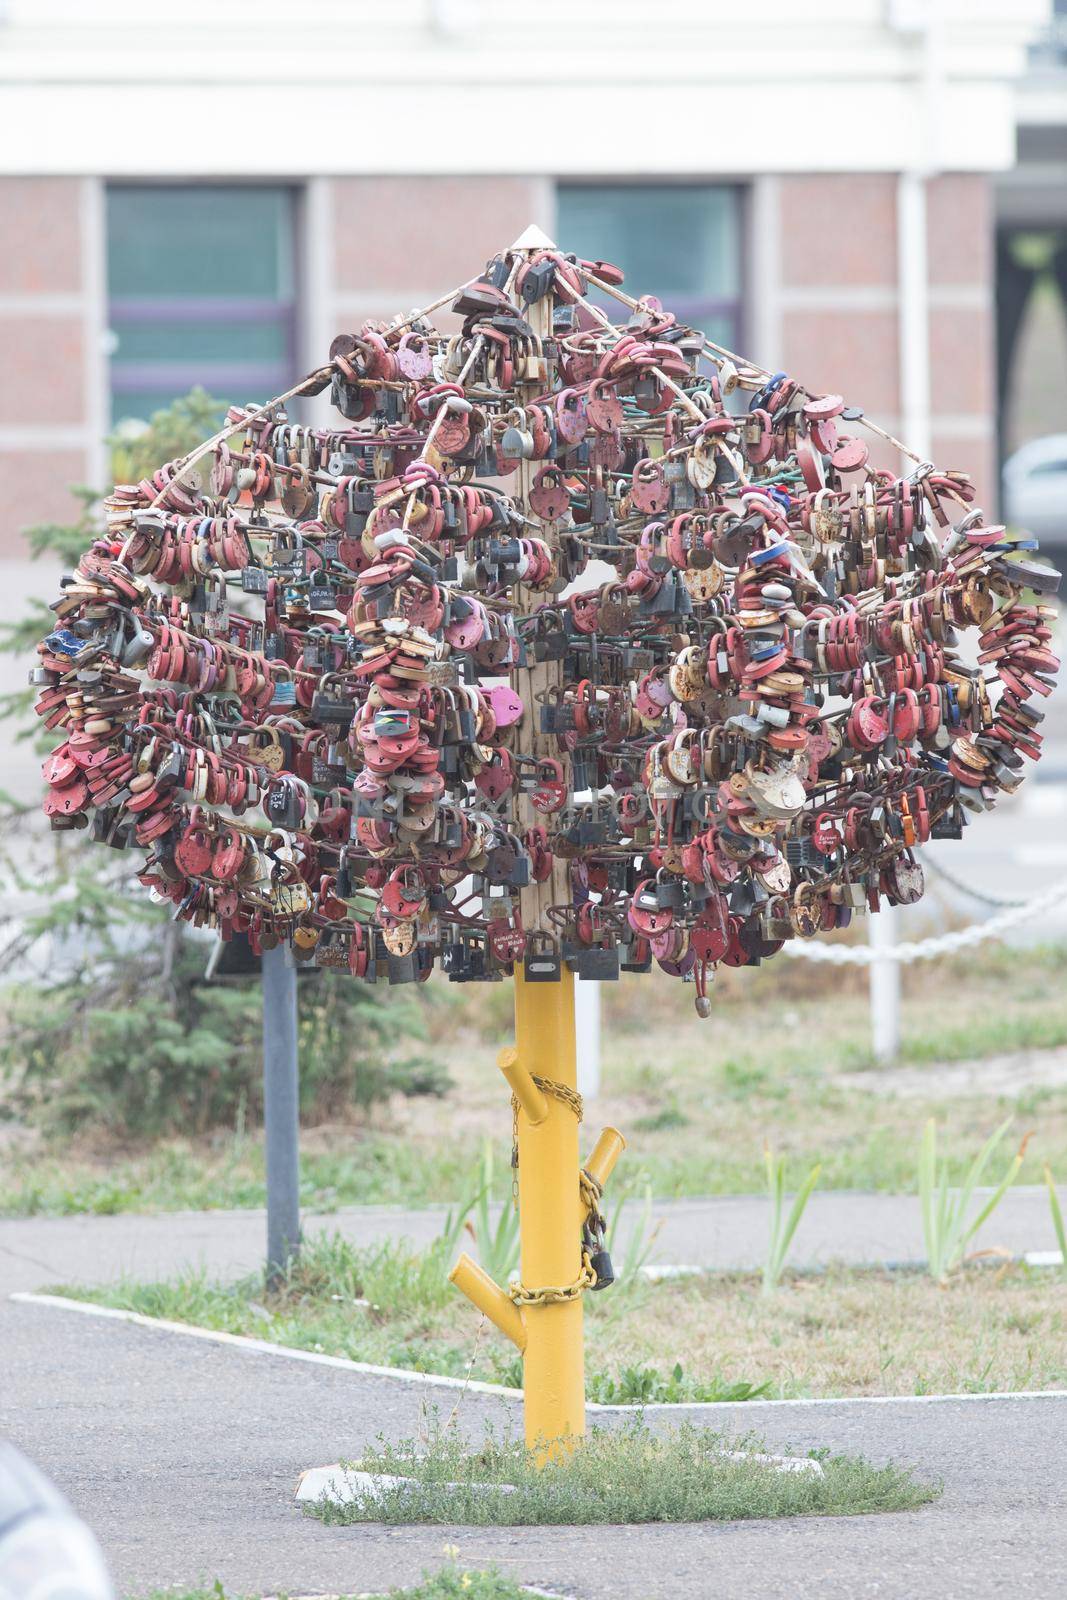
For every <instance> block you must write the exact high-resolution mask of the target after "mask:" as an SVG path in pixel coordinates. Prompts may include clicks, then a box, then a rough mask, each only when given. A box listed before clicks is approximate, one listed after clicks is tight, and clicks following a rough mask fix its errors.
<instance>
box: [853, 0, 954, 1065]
mask: <svg viewBox="0 0 1067 1600" xmlns="http://www.w3.org/2000/svg"><path fill="white" fill-rule="evenodd" d="M917 21H918V23H919V27H920V28H921V31H922V33H923V35H924V37H923V51H922V57H921V76H920V77H919V80H918V84H917V97H918V106H917V114H918V120H919V127H920V138H919V151H918V159H917V161H916V162H915V165H914V166H913V167H912V168H911V170H910V171H907V172H902V173H901V174H900V178H899V180H898V182H897V338H898V346H899V355H898V361H899V371H900V424H901V434H902V436H903V438H904V440H905V442H906V443H907V444H908V445H910V446H911V448H912V449H913V450H916V451H918V453H919V455H921V456H922V457H923V459H924V460H929V458H930V451H931V434H932V428H931V422H930V291H929V262H928V259H927V246H926V185H927V179H928V178H929V176H930V174H931V173H932V172H933V171H934V170H935V169H936V164H937V153H938V142H939V141H938V120H937V118H938V88H939V80H940V72H941V54H940V28H939V23H940V3H939V0H929V5H928V7H927V8H926V10H925V11H924V10H922V9H920V11H919V14H918V18H917ZM869 920H870V933H869V938H870V944H871V949H872V950H873V951H876V952H878V951H887V950H891V949H892V947H893V944H894V941H895V938H896V921H897V914H896V910H895V908H894V907H893V906H890V905H885V906H883V907H882V909H881V910H880V911H879V912H877V913H875V914H872V915H871V917H870V919H869ZM870 1005H871V1048H872V1050H873V1053H874V1059H875V1060H876V1061H877V1062H879V1063H880V1064H886V1063H888V1062H891V1061H895V1060H896V1058H897V1056H898V1054H899V1052H900V964H899V962H896V961H892V960H886V959H882V960H878V959H875V960H874V961H872V962H871V969H870Z"/></svg>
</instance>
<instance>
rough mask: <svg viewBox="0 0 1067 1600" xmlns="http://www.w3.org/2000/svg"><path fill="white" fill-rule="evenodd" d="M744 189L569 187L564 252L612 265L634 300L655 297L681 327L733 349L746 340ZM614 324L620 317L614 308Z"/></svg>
mask: <svg viewBox="0 0 1067 1600" xmlns="http://www.w3.org/2000/svg"><path fill="white" fill-rule="evenodd" d="M739 210H740V205H739V191H738V190H737V189H736V188H733V187H729V186H727V185H724V184H718V185H713V184H703V183H701V184H695V183H679V184H662V183H661V184H644V183H641V184H600V185H593V184H584V183H564V184H560V185H559V188H558V190H557V225H556V238H557V241H558V243H559V245H560V247H561V249H563V250H573V251H576V252H577V254H578V255H580V256H585V257H587V258H588V259H590V260H596V259H597V258H599V259H600V260H602V261H611V262H614V264H615V265H616V266H617V267H621V268H622V270H623V272H624V273H625V274H626V283H625V288H626V289H627V290H628V291H629V292H630V293H631V294H634V295H641V294H653V295H658V297H659V299H660V300H661V301H662V302H663V304H664V306H666V308H667V310H668V311H673V312H674V314H675V315H676V316H677V317H678V318H679V320H680V321H682V322H685V323H688V324H689V325H690V326H692V327H695V328H702V329H703V330H704V332H705V333H707V334H708V335H709V336H710V337H711V338H712V339H715V340H717V341H718V342H719V343H721V344H725V345H727V346H729V348H730V349H732V350H736V349H737V347H738V345H739V344H740V342H741V331H740V324H741V225H740V217H739ZM611 307H612V317H613V320H616V321H617V320H619V317H618V313H619V312H620V311H621V309H622V308H621V307H620V306H619V304H618V302H617V301H613V302H611Z"/></svg>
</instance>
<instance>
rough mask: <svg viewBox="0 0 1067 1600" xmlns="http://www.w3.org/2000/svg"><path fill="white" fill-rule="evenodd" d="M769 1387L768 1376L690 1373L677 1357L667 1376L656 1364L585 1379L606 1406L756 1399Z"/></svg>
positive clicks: (591, 1394)
mask: <svg viewBox="0 0 1067 1600" xmlns="http://www.w3.org/2000/svg"><path fill="white" fill-rule="evenodd" d="M520 1382H521V1373H520ZM770 1387H771V1383H770V1379H768V1380H767V1381H766V1382H765V1383H744V1382H740V1383H727V1382H726V1381H725V1379H722V1378H719V1377H717V1376H715V1377H712V1378H710V1379H700V1378H693V1377H689V1376H687V1374H686V1372H685V1369H684V1368H683V1366H682V1363H681V1362H680V1361H676V1362H675V1364H674V1369H673V1371H672V1372H671V1373H670V1375H669V1376H668V1377H664V1376H663V1374H662V1372H660V1371H659V1370H658V1368H656V1367H624V1368H623V1369H622V1371H621V1372H620V1374H619V1376H618V1377H617V1378H613V1377H612V1376H611V1374H610V1373H607V1372H591V1373H588V1374H587V1376H586V1380H585V1393H586V1399H588V1400H596V1401H598V1402H599V1403H600V1404H601V1405H606V1406H622V1405H661V1404H668V1405H669V1404H672V1403H674V1404H677V1403H679V1402H683V1401H692V1402H696V1403H698V1404H706V1403H708V1402H711V1401H717V1400H733V1401H737V1400H757V1399H758V1398H759V1397H760V1396H761V1395H764V1394H766V1393H767V1392H768V1391H769V1389H770Z"/></svg>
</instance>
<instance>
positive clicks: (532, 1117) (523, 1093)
mask: <svg viewBox="0 0 1067 1600" xmlns="http://www.w3.org/2000/svg"><path fill="white" fill-rule="evenodd" d="M497 1066H498V1067H499V1068H500V1070H501V1072H502V1073H503V1074H504V1076H505V1078H506V1079H507V1081H508V1083H509V1085H510V1086H511V1092H512V1094H513V1095H514V1096H515V1098H516V1100H517V1101H518V1102H519V1104H520V1106H521V1107H522V1109H523V1110H524V1111H525V1113H526V1116H527V1118H528V1120H529V1122H530V1124H531V1126H532V1127H535V1128H536V1127H537V1126H539V1124H540V1123H542V1122H544V1120H545V1118H546V1117H547V1116H548V1101H547V1100H546V1099H545V1097H544V1095H543V1094H542V1093H541V1091H540V1089H539V1088H538V1087H537V1085H536V1083H535V1082H534V1081H533V1078H532V1077H531V1076H530V1074H529V1073H528V1072H527V1070H526V1068H525V1067H524V1066H523V1064H522V1062H521V1061H520V1060H519V1052H518V1051H517V1050H516V1049H515V1047H514V1045H508V1047H507V1049H505V1050H501V1052H500V1054H499V1056H498V1057H497Z"/></svg>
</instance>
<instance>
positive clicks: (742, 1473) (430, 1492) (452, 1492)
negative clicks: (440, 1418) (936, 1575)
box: [307, 1418, 940, 1527]
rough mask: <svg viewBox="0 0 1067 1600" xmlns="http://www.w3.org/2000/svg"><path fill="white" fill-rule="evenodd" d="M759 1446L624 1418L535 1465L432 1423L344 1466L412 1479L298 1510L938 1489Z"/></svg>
mask: <svg viewBox="0 0 1067 1600" xmlns="http://www.w3.org/2000/svg"><path fill="white" fill-rule="evenodd" d="M764 1448H765V1447H764V1446H763V1444H762V1441H761V1440H759V1439H757V1438H755V1436H754V1435H752V1434H747V1435H745V1436H744V1437H743V1438H736V1437H731V1436H729V1435H726V1434H723V1433H719V1432H713V1431H711V1430H710V1429H707V1428H696V1427H694V1426H692V1425H691V1424H688V1423H683V1424H682V1425H681V1426H679V1427H672V1428H667V1429H664V1430H663V1431H662V1432H659V1431H655V1432H654V1431H653V1430H651V1429H650V1428H648V1427H647V1426H646V1425H645V1423H644V1422H643V1421H642V1420H641V1419H640V1418H634V1419H633V1420H631V1421H628V1422H626V1423H625V1424H623V1425H622V1426H621V1427H618V1428H597V1427H594V1428H593V1429H591V1431H590V1432H589V1433H588V1435H587V1436H586V1438H585V1440H584V1442H583V1443H582V1445H581V1446H580V1447H579V1448H578V1449H576V1450H575V1451H574V1452H573V1454H571V1455H569V1456H564V1457H563V1458H561V1459H557V1460H550V1461H548V1462H545V1463H543V1464H541V1465H540V1466H538V1465H537V1464H536V1463H535V1460H534V1458H533V1456H532V1455H531V1454H530V1453H528V1452H527V1450H526V1448H525V1446H523V1445H522V1444H520V1443H518V1442H516V1441H513V1440H511V1439H510V1438H508V1437H504V1438H497V1437H496V1436H495V1435H494V1434H493V1433H492V1432H491V1431H490V1430H487V1432H486V1435H485V1438H484V1440H483V1442H482V1444H481V1445H480V1447H478V1448H477V1449H474V1450H471V1449H470V1448H469V1447H468V1445H467V1444H466V1442H465V1440H463V1439H462V1438H460V1437H458V1436H457V1435H456V1434H455V1433H453V1432H451V1431H447V1430H441V1429H440V1428H438V1429H437V1430H436V1431H432V1432H431V1433H430V1435H429V1438H428V1439H427V1440H419V1441H418V1442H417V1443H416V1442H415V1441H414V1440H408V1441H406V1442H405V1443H403V1444H399V1445H388V1444H381V1445H380V1446H379V1447H378V1448H377V1449H373V1450H369V1451H366V1452H365V1453H364V1454H363V1455H362V1456H361V1457H360V1458H359V1460H358V1461H354V1462H350V1463H345V1465H348V1466H352V1467H356V1468H359V1469H362V1470H364V1471H371V1472H381V1473H390V1474H395V1475H397V1476H399V1477H405V1478H409V1479H413V1480H414V1483H413V1484H409V1485H396V1486H394V1487H392V1488H379V1487H375V1488H370V1489H366V1490H360V1489H358V1488H355V1489H354V1499H353V1500H352V1502H351V1503H346V1504H343V1505H338V1504H337V1503H335V1502H332V1501H330V1500H328V1499H326V1498H325V1497H324V1498H323V1499H321V1500H320V1501H318V1502H316V1503H315V1504H314V1505H312V1506H310V1507H308V1508H307V1509H308V1511H309V1513H310V1514H311V1515H313V1516H317V1517H319V1518H320V1519H321V1521H323V1522H326V1523H353V1522H386V1523H401V1522H403V1523H412V1522H422V1523H426V1522H431V1523H432V1522H444V1523H458V1524H466V1525H469V1526H483V1527H484V1526H487V1525H488V1526H490V1527H501V1526H515V1525H522V1526H529V1525H535V1524H546V1523H556V1524H559V1523H563V1524H569V1525H573V1524H591V1523H622V1524H626V1523H637V1522H733V1521H740V1520H746V1521H747V1520H752V1519H755V1518H767V1517H798V1516H857V1515H862V1514H867V1513H872V1512H879V1511H910V1510H914V1509H915V1508H917V1507H918V1506H922V1505H926V1504H928V1503H929V1502H930V1501H931V1500H933V1499H935V1498H936V1497H937V1495H938V1494H939V1493H940V1486H939V1485H937V1484H934V1483H927V1482H923V1481H921V1480H919V1479H917V1478H916V1477H915V1476H914V1475H913V1473H912V1472H911V1471H909V1470H907V1469H904V1468H901V1467H898V1466H896V1465H894V1464H892V1463H890V1464H888V1465H886V1466H881V1467H875V1466H872V1465H871V1464H870V1462H868V1461H865V1460H864V1459H862V1458H861V1457H856V1456H845V1455H830V1454H829V1453H826V1454H820V1455H819V1457H818V1464H819V1466H820V1468H821V1470H820V1471H817V1472H816V1471H793V1472H781V1471H775V1470H773V1469H771V1468H769V1467H768V1466H767V1465H766V1464H765V1463H762V1462H760V1461H759V1460H758V1459H756V1458H757V1455H758V1453H759V1452H760V1451H761V1450H763V1449H764ZM727 1452H733V1453H734V1454H736V1455H738V1456H739V1457H740V1459H731V1458H730V1457H729V1456H728V1455H727V1454H726V1453H727ZM516 1489H517V1490H518V1491H519V1492H518V1493H515V1492H514V1490H516Z"/></svg>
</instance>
